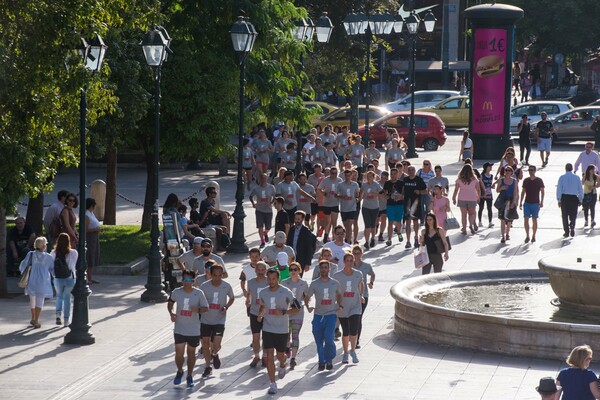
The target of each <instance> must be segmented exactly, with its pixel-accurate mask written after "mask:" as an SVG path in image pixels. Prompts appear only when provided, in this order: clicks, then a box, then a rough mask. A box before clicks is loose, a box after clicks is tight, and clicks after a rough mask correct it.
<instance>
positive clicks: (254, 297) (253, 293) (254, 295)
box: [247, 277, 269, 316]
mask: <svg viewBox="0 0 600 400" xmlns="http://www.w3.org/2000/svg"><path fill="white" fill-rule="evenodd" d="M267 286H269V281H268V280H267V278H266V277H265V278H264V279H263V281H262V282H259V281H258V279H257V278H252V279H250V280H249V281H248V289H247V290H248V293H250V314H252V315H255V316H258V312H259V310H260V299H259V298H258V295H259V294H260V292H261V290H263V289H264V288H266V287H267Z"/></svg>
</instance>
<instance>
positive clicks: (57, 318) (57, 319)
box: [56, 317, 62, 325]
mask: <svg viewBox="0 0 600 400" xmlns="http://www.w3.org/2000/svg"><path fill="white" fill-rule="evenodd" d="M56 325H62V321H61V319H60V317H56Z"/></svg>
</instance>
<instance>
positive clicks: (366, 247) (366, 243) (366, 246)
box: [363, 242, 369, 250]
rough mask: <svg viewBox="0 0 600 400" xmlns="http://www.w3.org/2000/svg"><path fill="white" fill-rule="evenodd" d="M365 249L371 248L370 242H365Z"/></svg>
mask: <svg viewBox="0 0 600 400" xmlns="http://www.w3.org/2000/svg"><path fill="white" fill-rule="evenodd" d="M363 246H364V248H365V250H369V242H365V244H364V245H363Z"/></svg>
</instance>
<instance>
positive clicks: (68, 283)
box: [54, 278, 75, 321]
mask: <svg viewBox="0 0 600 400" xmlns="http://www.w3.org/2000/svg"><path fill="white" fill-rule="evenodd" d="M74 286H75V278H62V279H60V278H54V288H55V289H56V316H57V317H60V316H61V314H63V306H64V314H63V315H64V320H65V321H68V320H69V317H70V316H71V291H72V290H73V287H74Z"/></svg>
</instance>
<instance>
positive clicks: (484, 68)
mask: <svg viewBox="0 0 600 400" xmlns="http://www.w3.org/2000/svg"><path fill="white" fill-rule="evenodd" d="M503 70H504V59H503V58H502V57H500V56H485V57H481V58H480V59H479V60H478V61H477V66H476V67H475V73H476V74H477V76H479V77H480V78H489V77H490V76H494V75H498V74H499V73H500V72H502V71H503Z"/></svg>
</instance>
